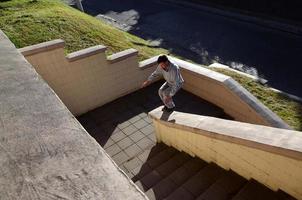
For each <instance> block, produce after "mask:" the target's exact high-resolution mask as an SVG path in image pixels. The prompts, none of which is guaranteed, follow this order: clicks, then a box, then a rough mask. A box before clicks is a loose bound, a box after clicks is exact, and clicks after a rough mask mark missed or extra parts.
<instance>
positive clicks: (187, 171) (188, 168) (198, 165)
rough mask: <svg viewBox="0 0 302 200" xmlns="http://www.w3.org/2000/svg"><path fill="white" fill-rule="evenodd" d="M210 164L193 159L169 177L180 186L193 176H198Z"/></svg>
mask: <svg viewBox="0 0 302 200" xmlns="http://www.w3.org/2000/svg"><path fill="white" fill-rule="evenodd" d="M207 164H208V163H206V162H205V161H203V160H201V159H199V158H196V157H195V158H192V159H190V160H188V161H187V162H186V163H184V164H183V165H182V166H181V167H179V168H178V169H176V170H175V171H174V172H172V173H171V174H170V175H169V176H168V177H169V179H171V180H172V181H173V182H174V183H175V184H176V185H178V186H180V185H182V184H183V183H184V182H185V181H187V180H188V179H189V178H190V177H191V176H193V175H194V174H196V173H197V172H198V171H200V170H201V169H202V168H204V167H205V166H206V165H207Z"/></svg>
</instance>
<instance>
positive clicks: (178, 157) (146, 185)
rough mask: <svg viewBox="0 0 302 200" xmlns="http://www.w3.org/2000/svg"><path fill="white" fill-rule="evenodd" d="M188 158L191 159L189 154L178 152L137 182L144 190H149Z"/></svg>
mask: <svg viewBox="0 0 302 200" xmlns="http://www.w3.org/2000/svg"><path fill="white" fill-rule="evenodd" d="M188 159H190V156H189V155H187V154H184V153H180V152H179V153H176V154H174V156H172V157H170V158H169V159H168V160H167V161H166V162H164V163H163V164H161V165H159V166H158V167H157V168H156V169H154V170H153V171H151V172H150V173H148V174H146V175H145V176H144V177H142V178H141V179H140V180H138V181H136V182H135V184H137V185H138V186H139V187H140V188H141V189H142V190H143V191H147V190H148V189H150V188H151V187H153V186H154V185H155V184H157V183H158V182H159V181H161V180H162V179H164V178H165V177H166V176H168V175H169V174H170V173H171V172H173V171H174V170H175V169H177V168H178V167H179V166H181V165H182V164H183V163H184V162H185V161H186V160H188Z"/></svg>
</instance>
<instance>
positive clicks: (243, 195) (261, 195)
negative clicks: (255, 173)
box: [232, 179, 279, 200]
mask: <svg viewBox="0 0 302 200" xmlns="http://www.w3.org/2000/svg"><path fill="white" fill-rule="evenodd" d="M263 199H269V200H278V199H279V197H278V195H277V193H276V192H274V191H272V190H270V189H269V188H267V187H266V186H264V185H262V184H261V183H259V182H257V181H256V180H253V179H252V180H250V181H249V182H248V183H247V184H246V185H245V186H244V187H243V188H242V189H241V190H240V191H239V192H238V193H237V194H236V196H235V197H234V198H232V200H263Z"/></svg>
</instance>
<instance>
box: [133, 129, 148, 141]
mask: <svg viewBox="0 0 302 200" xmlns="http://www.w3.org/2000/svg"><path fill="white" fill-rule="evenodd" d="M129 137H130V138H131V140H133V141H134V142H138V141H139V140H141V139H143V138H144V137H145V135H144V134H142V132H140V131H136V132H134V133H133V134H131V135H130V136H129Z"/></svg>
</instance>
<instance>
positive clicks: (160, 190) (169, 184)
mask: <svg viewBox="0 0 302 200" xmlns="http://www.w3.org/2000/svg"><path fill="white" fill-rule="evenodd" d="M176 188H177V185H176V184H175V183H174V182H173V181H171V180H170V179H169V178H164V179H163V180H161V181H160V182H159V183H158V184H156V185H155V186H153V187H152V188H150V189H149V190H148V191H147V192H146V193H145V194H146V195H147V196H148V197H149V199H150V200H152V199H154V200H155V199H156V200H158V199H163V198H165V197H166V196H168V195H169V194H170V193H171V192H172V191H173V190H175V189H176Z"/></svg>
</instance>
